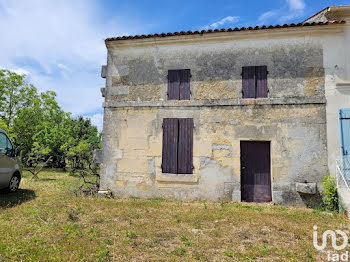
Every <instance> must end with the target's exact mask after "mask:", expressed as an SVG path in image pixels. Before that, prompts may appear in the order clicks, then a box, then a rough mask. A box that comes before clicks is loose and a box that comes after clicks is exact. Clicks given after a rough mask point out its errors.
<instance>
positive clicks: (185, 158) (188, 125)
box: [177, 118, 193, 174]
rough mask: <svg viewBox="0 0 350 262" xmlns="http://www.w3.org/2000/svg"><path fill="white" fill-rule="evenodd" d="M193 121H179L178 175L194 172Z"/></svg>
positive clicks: (185, 119) (186, 119)
mask: <svg viewBox="0 0 350 262" xmlns="http://www.w3.org/2000/svg"><path fill="white" fill-rule="evenodd" d="M192 158H193V119H192V118H180V119H179V147H178V165H177V171H178V174H192V172H193V159H192Z"/></svg>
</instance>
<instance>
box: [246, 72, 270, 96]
mask: <svg viewBox="0 0 350 262" xmlns="http://www.w3.org/2000/svg"><path fill="white" fill-rule="evenodd" d="M242 93H243V98H259V97H267V93H268V89H267V66H244V67H242Z"/></svg>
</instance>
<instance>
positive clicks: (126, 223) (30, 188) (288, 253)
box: [0, 171, 350, 262]
mask: <svg viewBox="0 0 350 262" xmlns="http://www.w3.org/2000/svg"><path fill="white" fill-rule="evenodd" d="M39 176H40V178H41V180H38V181H34V180H31V177H30V175H29V174H25V176H24V178H23V180H22V184H21V189H20V190H19V191H18V192H17V193H15V194H8V195H6V194H1V195H0V261H1V262H2V261H324V260H326V259H327V255H326V254H325V253H320V252H319V251H317V250H316V249H315V248H314V247H313V244H312V243H313V242H312V233H313V225H317V226H318V228H319V235H321V233H322V232H323V231H325V230H327V229H332V230H335V229H341V230H344V231H345V232H346V233H347V234H348V235H349V236H350V230H349V221H348V220H347V219H346V218H345V217H344V216H342V215H338V214H333V213H329V212H321V211H319V210H312V209H307V208H287V207H283V206H278V205H272V204H245V203H231V202H229V203H213V202H209V201H206V202H181V201H169V200H164V199H150V200H143V199H137V198H129V199H100V198H91V197H76V196H75V195H74V194H72V193H70V189H73V188H76V187H77V185H78V184H79V183H80V180H79V179H78V178H77V177H72V176H68V175H67V174H66V173H61V172H52V171H44V172H42V173H41V174H39Z"/></svg>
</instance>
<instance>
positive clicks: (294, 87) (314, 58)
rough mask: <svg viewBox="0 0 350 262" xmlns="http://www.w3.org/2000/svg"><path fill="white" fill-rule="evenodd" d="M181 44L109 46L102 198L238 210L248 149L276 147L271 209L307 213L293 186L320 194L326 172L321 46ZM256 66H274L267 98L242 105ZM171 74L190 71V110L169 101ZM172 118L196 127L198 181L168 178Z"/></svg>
mask: <svg viewBox="0 0 350 262" xmlns="http://www.w3.org/2000/svg"><path fill="white" fill-rule="evenodd" d="M191 37H192V36H191ZM196 37H197V36H196ZM183 40H184V42H181V41H179V42H175V41H174V42H172V41H167V42H164V43H162V42H161V41H158V42H155V41H153V42H152V41H151V40H146V42H137V41H136V42H132V43H131V42H130V41H129V42H127V43H125V44H113V43H111V44H107V47H108V63H107V70H106V74H107V79H106V90H105V104H104V107H105V113H104V128H103V142H102V150H103V163H102V165H101V190H111V191H112V192H113V193H114V194H115V195H117V196H120V197H128V196H138V197H166V198H176V199H184V200H200V199H210V200H215V201H219V200H234V201H240V200H241V192H240V175H241V174H240V172H241V171H240V141H246V140H253V141H270V143H271V181H272V198H273V201H276V202H281V203H284V204H299V205H301V204H305V203H306V202H307V201H308V200H309V199H308V196H305V195H304V196H303V195H300V194H299V193H297V192H296V189H295V183H296V182H302V183H303V182H315V183H317V185H318V187H319V186H320V184H321V182H322V181H323V178H324V176H325V175H327V173H328V167H327V148H326V147H327V142H326V141H327V140H326V111H325V106H326V103H325V95H324V82H325V77H324V68H323V49H322V44H320V43H319V41H318V39H316V40H315V39H312V38H306V37H303V36H302V37H300V36H295V37H287V38H283V37H280V38H268V39H266V38H258V39H254V40H252V39H236V40H232V39H231V40H225V41H224V40H215V41H213V40H210V41H209V40H208V41H198V39H192V40H191V39H183ZM185 40H186V41H185ZM147 41H148V42H147ZM251 65H267V68H268V72H269V74H268V81H267V83H268V89H269V94H268V96H269V97H268V98H260V99H242V77H241V75H240V74H241V71H242V66H251ZM170 69H191V75H192V77H191V84H190V85H191V99H190V100H189V101H167V95H166V94H167V72H168V70H170ZM171 117H173V118H193V119H194V126H195V127H194V145H193V146H194V148H193V149H194V151H193V164H194V170H193V174H187V175H177V174H162V171H161V162H162V159H161V156H162V122H163V118H171Z"/></svg>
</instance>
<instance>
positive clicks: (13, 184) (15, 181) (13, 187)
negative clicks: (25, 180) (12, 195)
mask: <svg viewBox="0 0 350 262" xmlns="http://www.w3.org/2000/svg"><path fill="white" fill-rule="evenodd" d="M20 181H21V180H20V178H19V176H18V175H13V176H12V177H11V180H10V183H9V186H8V190H9V191H10V192H16V191H17V190H18V188H19V183H20Z"/></svg>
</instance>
